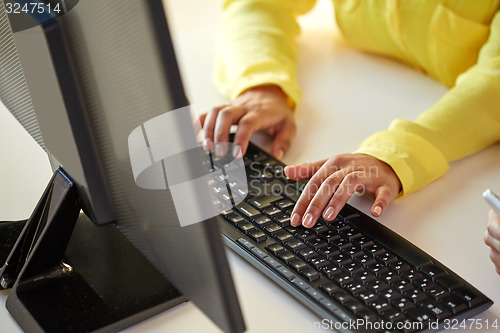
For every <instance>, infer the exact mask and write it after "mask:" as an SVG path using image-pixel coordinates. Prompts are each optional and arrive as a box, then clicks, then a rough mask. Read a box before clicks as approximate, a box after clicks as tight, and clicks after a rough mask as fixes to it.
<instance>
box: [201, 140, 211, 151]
mask: <svg viewBox="0 0 500 333" xmlns="http://www.w3.org/2000/svg"><path fill="white" fill-rule="evenodd" d="M210 142H211V140H210V139H205V140H203V150H205V151H210Z"/></svg>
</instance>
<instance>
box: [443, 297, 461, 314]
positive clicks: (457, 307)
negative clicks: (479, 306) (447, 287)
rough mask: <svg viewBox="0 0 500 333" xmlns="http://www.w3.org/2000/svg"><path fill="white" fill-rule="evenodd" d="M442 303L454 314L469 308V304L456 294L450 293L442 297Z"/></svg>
mask: <svg viewBox="0 0 500 333" xmlns="http://www.w3.org/2000/svg"><path fill="white" fill-rule="evenodd" d="M441 303H442V304H444V306H445V307H447V308H448V309H449V310H450V311H451V312H453V314H456V313H459V312H462V311H463V310H465V309H467V304H466V303H465V302H464V301H463V300H461V299H460V298H458V297H457V296H455V295H448V296H446V297H443V298H442V299H441Z"/></svg>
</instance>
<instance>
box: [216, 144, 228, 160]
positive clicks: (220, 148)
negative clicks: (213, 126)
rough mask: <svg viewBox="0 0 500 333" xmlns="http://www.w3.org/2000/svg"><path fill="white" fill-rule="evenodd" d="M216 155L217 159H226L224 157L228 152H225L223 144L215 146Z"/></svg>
mask: <svg viewBox="0 0 500 333" xmlns="http://www.w3.org/2000/svg"><path fill="white" fill-rule="evenodd" d="M215 155H216V156H217V157H224V155H226V152H225V149H224V145H223V144H222V143H218V144H217V145H216V146H215Z"/></svg>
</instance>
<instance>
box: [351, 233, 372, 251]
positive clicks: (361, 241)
mask: <svg viewBox="0 0 500 333" xmlns="http://www.w3.org/2000/svg"><path fill="white" fill-rule="evenodd" d="M355 242H356V243H358V245H359V246H361V248H363V249H364V248H366V247H369V246H371V245H373V244H374V243H373V240H372V239H371V238H370V237H368V236H363V237H360V238H357V239H356V240H355Z"/></svg>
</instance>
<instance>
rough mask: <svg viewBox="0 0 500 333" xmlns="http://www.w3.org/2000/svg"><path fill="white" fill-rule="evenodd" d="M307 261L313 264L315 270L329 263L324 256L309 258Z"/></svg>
mask: <svg viewBox="0 0 500 333" xmlns="http://www.w3.org/2000/svg"><path fill="white" fill-rule="evenodd" d="M309 263H310V264H311V265H313V266H314V267H315V268H316V269H317V270H320V269H321V268H323V267H326V266H328V265H331V264H330V262H329V261H328V260H326V259H325V258H312V259H311V260H309Z"/></svg>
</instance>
